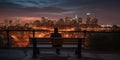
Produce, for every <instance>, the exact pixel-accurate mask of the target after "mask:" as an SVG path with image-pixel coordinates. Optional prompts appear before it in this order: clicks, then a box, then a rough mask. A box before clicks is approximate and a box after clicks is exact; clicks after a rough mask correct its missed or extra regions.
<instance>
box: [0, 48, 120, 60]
mask: <svg viewBox="0 0 120 60" xmlns="http://www.w3.org/2000/svg"><path fill="white" fill-rule="evenodd" d="M74 51H75V50H61V51H60V53H61V54H60V55H57V54H56V53H55V50H54V49H52V50H51V49H49V50H48V49H43V50H41V52H40V55H39V56H38V58H36V59H32V50H31V49H29V50H27V56H26V55H25V52H26V51H25V50H22V49H0V60H120V54H119V53H117V52H100V51H88V50H83V51H82V58H76V55H75V54H74Z"/></svg>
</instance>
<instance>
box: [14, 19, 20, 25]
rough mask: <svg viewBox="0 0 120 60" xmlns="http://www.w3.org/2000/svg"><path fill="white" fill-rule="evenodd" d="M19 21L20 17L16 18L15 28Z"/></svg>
mask: <svg viewBox="0 0 120 60" xmlns="http://www.w3.org/2000/svg"><path fill="white" fill-rule="evenodd" d="M19 20H20V17H16V21H15V25H16V26H18V25H20V23H19Z"/></svg>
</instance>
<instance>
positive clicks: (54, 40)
mask: <svg viewBox="0 0 120 60" xmlns="http://www.w3.org/2000/svg"><path fill="white" fill-rule="evenodd" d="M82 39H83V38H30V44H32V42H33V40H35V41H36V43H37V44H78V43H79V42H81V41H82Z"/></svg>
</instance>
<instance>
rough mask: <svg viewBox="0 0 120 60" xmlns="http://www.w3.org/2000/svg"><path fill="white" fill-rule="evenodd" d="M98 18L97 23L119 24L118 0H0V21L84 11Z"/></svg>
mask: <svg viewBox="0 0 120 60" xmlns="http://www.w3.org/2000/svg"><path fill="white" fill-rule="evenodd" d="M88 12H89V13H91V14H92V17H94V16H96V18H98V19H99V24H120V0H0V21H3V20H4V19H13V18H15V17H21V20H24V21H25V20H27V21H29V20H36V19H39V18H40V17H42V16H45V17H49V18H50V19H54V20H57V19H59V18H64V17H66V16H68V17H74V16H75V15H78V16H80V17H82V18H83V20H84V22H85V21H86V13H88Z"/></svg>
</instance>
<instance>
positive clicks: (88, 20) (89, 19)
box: [86, 13, 91, 24]
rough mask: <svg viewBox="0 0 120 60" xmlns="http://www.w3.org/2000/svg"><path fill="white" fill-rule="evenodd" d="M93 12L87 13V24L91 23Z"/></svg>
mask: <svg viewBox="0 0 120 60" xmlns="http://www.w3.org/2000/svg"><path fill="white" fill-rule="evenodd" d="M90 15H91V13H86V16H87V20H86V24H91V17H90Z"/></svg>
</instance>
